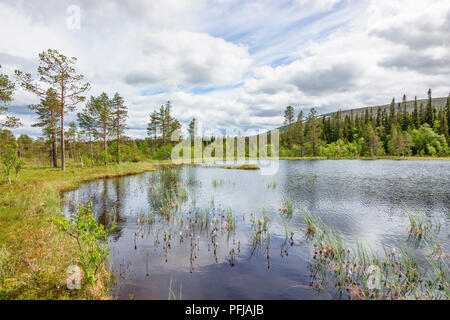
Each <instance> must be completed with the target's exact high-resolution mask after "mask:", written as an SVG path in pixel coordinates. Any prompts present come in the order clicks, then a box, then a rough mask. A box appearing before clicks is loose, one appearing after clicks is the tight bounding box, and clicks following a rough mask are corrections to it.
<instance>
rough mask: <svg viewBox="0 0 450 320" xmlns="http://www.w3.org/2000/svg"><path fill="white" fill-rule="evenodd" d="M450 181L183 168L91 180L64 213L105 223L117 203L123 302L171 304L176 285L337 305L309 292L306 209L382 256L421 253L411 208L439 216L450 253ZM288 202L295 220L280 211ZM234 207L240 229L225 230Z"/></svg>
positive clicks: (347, 169) (423, 174) (321, 165)
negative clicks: (81, 208)
mask: <svg viewBox="0 0 450 320" xmlns="http://www.w3.org/2000/svg"><path fill="white" fill-rule="evenodd" d="M274 182H276V185H275V186H274ZM449 182H450V161H390V160H377V161H361V160H342V161H280V165H279V170H278V173H277V174H276V175H274V176H262V175H260V173H259V172H258V171H240V170H226V169H221V168H216V167H214V168H205V167H192V166H184V167H178V168H176V169H173V168H172V169H164V170H159V171H157V172H148V173H144V174H139V175H135V176H128V177H123V178H113V179H106V180H98V181H93V182H89V183H85V184H82V185H81V186H80V187H79V188H78V189H77V190H75V191H70V192H67V193H66V194H65V195H64V199H65V200H66V204H65V211H66V212H67V213H69V212H71V211H73V210H74V205H75V204H76V203H81V204H86V203H87V202H88V201H91V202H92V210H93V212H94V213H95V214H96V215H97V217H98V219H99V221H102V222H105V221H108V219H109V218H108V217H109V216H110V215H111V212H112V210H113V209H112V208H113V207H114V208H116V213H117V215H118V228H117V229H116V230H115V231H114V233H113V234H112V236H111V248H112V251H111V262H112V265H113V270H114V272H115V274H116V276H117V278H118V279H119V281H118V287H117V295H118V297H119V298H120V299H129V297H130V295H133V296H134V298H135V299H167V297H168V291H169V283H170V281H171V279H172V282H173V285H172V287H173V290H174V291H175V292H176V294H177V295H179V293H178V292H179V290H180V287H181V291H182V298H183V299H330V298H338V297H339V296H338V294H337V292H336V291H335V290H334V289H332V288H326V290H325V291H320V292H318V291H317V290H315V289H313V288H312V287H311V285H310V283H311V271H310V263H311V262H312V261H311V260H312V252H313V249H312V243H311V241H310V240H308V239H307V238H306V237H305V235H304V231H303V229H304V224H303V218H302V216H301V211H302V210H304V209H308V210H310V211H311V212H313V213H315V214H317V215H319V216H320V217H321V218H322V220H323V221H324V222H325V223H326V224H327V225H329V226H333V227H335V228H337V229H338V230H340V231H341V232H342V233H343V235H344V237H345V240H346V242H348V243H349V245H353V244H354V243H355V241H356V240H361V241H362V242H363V243H365V244H367V245H368V246H369V247H371V248H373V249H374V250H376V251H377V250H378V251H381V250H382V248H383V247H386V248H392V247H396V246H400V245H402V244H403V243H406V244H407V245H409V246H411V247H414V246H416V244H415V243H413V242H411V241H410V240H408V230H409V222H408V219H407V216H406V214H405V212H404V208H408V209H410V210H412V211H417V212H422V213H423V214H426V215H428V216H429V217H430V218H432V219H433V220H434V221H439V223H440V225H441V227H440V231H439V234H438V237H439V240H440V242H441V245H442V247H443V250H444V252H449V251H450V250H449V249H450V239H449V230H450V228H449V226H450V216H449V212H450V188H449V186H450V183H449ZM169 193H174V194H177V195H178V196H177V197H176V198H177V202H176V203H177V205H175V204H174V201H172V202H171V205H172V206H173V208H172V209H171V212H172V214H171V218H170V219H167V218H165V216H164V215H163V214H161V208H165V206H164V199H168V198H171V197H170V195H169ZM286 199H291V200H292V204H293V208H294V212H293V214H292V216H289V215H287V216H286V215H282V214H281V212H280V208H281V207H283V203H284V202H285V201H286ZM206 211H208V212H209V218H205V217H206V214H205V212H206ZM229 212H232V214H233V217H234V219H235V223H236V228H235V229H234V230H227V228H226V226H227V224H226V216H227V214H228V213H229ZM263 212H264V213H265V214H266V215H267V216H269V217H270V224H269V234H270V237H268V239H265V240H264V239H263V241H262V242H261V243H259V244H256V245H254V244H253V242H252V236H251V234H252V223H251V220H252V214H253V215H254V217H255V218H256V219H261V217H262V216H263ZM152 213H153V214H152ZM202 219H203V220H202ZM206 219H208V220H206ZM149 220H151V223H150V222H149ZM202 222H203V224H202ZM205 225H208V227H206V226H205ZM285 226H286V228H285ZM214 227H216V228H217V231H216V232H215V233H213V230H214ZM286 229H287V231H288V233H289V234H290V232H294V237H293V243H292V242H291V241H290V239H286ZM180 232H181V233H182V234H181V235H180ZM214 243H216V244H217V246H216V249H215V250H214V247H215V246H214ZM416 249H417V250H420V248H416ZM233 250H234V253H233Z"/></svg>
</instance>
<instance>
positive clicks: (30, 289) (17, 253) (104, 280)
mask: <svg viewBox="0 0 450 320" xmlns="http://www.w3.org/2000/svg"><path fill="white" fill-rule="evenodd" d="M159 164H164V162H156V161H155V162H138V163H121V164H110V165H108V166H99V167H84V168H80V167H78V168H75V167H68V168H67V169H66V171H64V172H63V171H61V169H56V168H37V167H26V168H24V169H23V171H21V172H20V175H19V179H18V181H17V182H15V183H13V184H12V185H6V184H4V185H0V194H1V197H0V230H2V232H1V233H0V300H1V299H111V298H112V297H111V294H110V290H109V288H110V284H111V280H112V278H111V274H110V272H109V271H108V270H107V268H106V266H104V268H103V270H102V271H101V272H100V275H99V277H98V279H97V281H96V283H95V284H94V285H84V284H83V285H82V287H81V289H80V290H68V289H67V288H66V279H67V277H68V274H67V273H66V270H67V267H68V266H70V265H72V264H77V261H78V259H79V253H78V248H77V245H76V241H75V240H74V239H73V238H70V237H69V236H68V235H67V234H65V233H63V232H61V231H58V229H57V228H56V227H55V226H54V225H53V224H52V222H51V217H52V216H55V215H60V214H62V209H61V198H60V194H61V192H63V191H67V190H71V189H74V188H77V186H78V185H79V184H80V183H82V182H86V181H89V180H94V179H100V178H109V177H118V176H125V175H131V174H138V173H142V172H146V171H153V170H155V166H157V165H159Z"/></svg>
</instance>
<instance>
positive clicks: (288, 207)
mask: <svg viewBox="0 0 450 320" xmlns="http://www.w3.org/2000/svg"><path fill="white" fill-rule="evenodd" d="M280 211H281V213H283V214H292V212H293V211H294V208H293V205H292V200H291V198H289V197H286V198H284V200H283V205H282V206H281V208H280Z"/></svg>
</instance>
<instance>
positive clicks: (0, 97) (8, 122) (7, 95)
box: [0, 65, 22, 130]
mask: <svg viewBox="0 0 450 320" xmlns="http://www.w3.org/2000/svg"><path fill="white" fill-rule="evenodd" d="M1 67H2V66H1V65H0V68H1ZM15 87H16V86H15V84H14V82H12V81H11V80H9V77H8V76H7V75H5V74H0V116H1V115H7V116H6V118H5V119H4V120H2V119H0V130H1V129H2V128H18V127H20V126H21V125H22V124H21V123H20V121H19V119H18V118H16V117H13V116H9V115H8V112H9V110H8V107H7V106H6V104H7V103H9V102H11V101H12V97H13V94H14V90H15Z"/></svg>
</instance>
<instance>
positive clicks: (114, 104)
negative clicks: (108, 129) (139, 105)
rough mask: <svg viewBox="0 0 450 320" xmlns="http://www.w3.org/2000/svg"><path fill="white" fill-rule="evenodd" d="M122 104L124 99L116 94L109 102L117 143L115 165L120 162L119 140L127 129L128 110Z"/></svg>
mask: <svg viewBox="0 0 450 320" xmlns="http://www.w3.org/2000/svg"><path fill="white" fill-rule="evenodd" d="M123 103H124V99H123V98H122V97H121V96H120V95H119V93H117V92H116V93H115V94H114V97H113V98H112V100H111V108H112V115H113V119H114V126H113V130H114V131H115V133H116V142H117V159H116V160H117V163H119V162H120V139H121V137H122V134H123V133H124V131H125V129H126V127H127V125H126V119H127V118H128V108H127V107H126V106H124V105H123Z"/></svg>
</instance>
